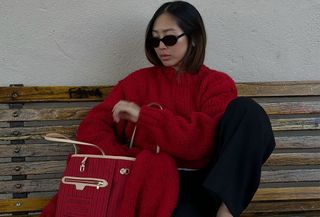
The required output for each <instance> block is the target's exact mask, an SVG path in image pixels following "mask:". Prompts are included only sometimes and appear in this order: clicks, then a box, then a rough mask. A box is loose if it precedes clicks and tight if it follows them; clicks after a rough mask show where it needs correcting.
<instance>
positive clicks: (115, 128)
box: [77, 65, 237, 168]
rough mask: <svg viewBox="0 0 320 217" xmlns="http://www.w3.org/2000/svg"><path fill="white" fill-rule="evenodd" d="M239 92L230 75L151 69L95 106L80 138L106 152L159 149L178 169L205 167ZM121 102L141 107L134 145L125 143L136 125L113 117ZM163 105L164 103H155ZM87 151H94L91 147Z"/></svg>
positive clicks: (135, 75) (132, 76) (204, 70)
mask: <svg viewBox="0 0 320 217" xmlns="http://www.w3.org/2000/svg"><path fill="white" fill-rule="evenodd" d="M236 96H237V90H236V87H235V84H234V81H233V80H232V79H231V78H230V77H229V76H228V75H227V74H225V73H222V72H218V71H215V70H211V69H209V68H208V67H206V66H204V65H203V66H201V68H200V70H199V72H198V73H196V74H191V73H179V72H176V71H175V70H174V69H173V68H171V67H150V68H144V69H140V70H138V71H135V72H133V73H131V74H130V75H129V76H127V77H126V78H124V79H123V80H121V81H120V82H119V83H118V84H117V85H116V86H115V87H114V89H113V90H112V92H111V93H110V94H109V95H108V97H107V98H106V99H105V100H104V101H103V102H102V103H100V104H99V105H97V106H96V107H95V108H93V109H92V110H91V111H90V112H89V114H88V115H87V116H86V118H85V119H84V120H83V122H82V123H81V125H80V127H79V129H78V135H77V137H78V140H80V141H86V142H90V143H94V144H97V145H99V146H100V147H101V148H103V149H104V150H105V151H106V153H109V154H115V155H129V156H135V155H136V154H137V153H138V152H139V151H140V150H142V149H147V150H151V151H155V150H156V146H157V145H158V146H159V147H160V150H161V151H162V152H165V153H167V154H169V155H170V156H171V157H173V158H174V159H175V160H176V162H177V165H178V167H187V168H201V167H203V166H204V165H206V164H207V163H208V161H209V160H210V159H209V158H210V156H211V154H212V151H213V149H214V145H213V141H214V134H215V129H216V126H217V124H218V122H219V120H220V118H221V116H222V114H223V113H224V111H225V108H226V106H227V105H228V103H229V102H230V101H231V100H232V99H234V98H235V97H236ZM120 100H127V101H132V102H134V103H136V104H138V105H139V106H141V111H140V116H139V119H138V122H137V131H136V137H135V141H134V147H135V148H134V149H132V150H128V148H127V147H126V146H123V145H120V144H122V143H125V142H128V140H130V138H131V135H132V132H133V128H134V124H133V123H127V121H123V120H122V121H120V123H118V124H116V123H115V122H114V121H113V119H112V108H113V106H114V105H115V104H116V103H117V102H118V101H120ZM150 103H158V104H160V105H161V106H162V107H163V110H160V109H159V108H155V107H150V106H148V104H150ZM81 151H82V152H85V153H88V152H91V153H92V152H94V151H95V150H87V149H86V150H85V149H82V150H81Z"/></svg>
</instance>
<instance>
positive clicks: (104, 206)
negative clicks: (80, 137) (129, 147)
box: [45, 133, 135, 217]
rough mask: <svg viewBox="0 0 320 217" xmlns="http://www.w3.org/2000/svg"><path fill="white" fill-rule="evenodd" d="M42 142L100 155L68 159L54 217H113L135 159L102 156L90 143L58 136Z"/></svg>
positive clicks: (78, 156) (116, 212) (48, 137)
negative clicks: (88, 148) (79, 147)
mask: <svg viewBox="0 0 320 217" xmlns="http://www.w3.org/2000/svg"><path fill="white" fill-rule="evenodd" d="M45 139H46V140H49V141H55V142H64V143H72V144H79V145H87V146H91V147H94V148H97V149H99V151H100V152H101V155H86V154H78V153H77V148H76V146H75V145H74V146H75V153H74V154H72V155H71V157H70V160H69V161H68V164H67V166H66V168H65V171H64V174H63V177H62V179H61V183H60V186H59V191H58V200H57V208H56V217H106V216H107V217H117V216H119V215H118V213H119V211H120V210H119V209H120V205H121V201H122V199H123V195H124V189H125V188H124V186H125V184H126V181H127V178H128V175H129V174H130V171H131V168H132V166H133V163H134V161H135V158H132V157H124V156H110V155H106V154H105V153H104V152H103V150H102V149H101V148H100V147H98V146H96V145H94V144H90V143H84V142H79V141H73V140H70V139H67V138H66V137H64V136H63V135H61V134H56V133H53V134H47V135H46V136H45Z"/></svg>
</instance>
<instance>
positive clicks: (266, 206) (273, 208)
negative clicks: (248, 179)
mask: <svg viewBox="0 0 320 217" xmlns="http://www.w3.org/2000/svg"><path fill="white" fill-rule="evenodd" d="M305 209H307V210H310V211H311V210H313V211H318V210H320V200H303V201H278V202H277V203H276V204H275V203H270V202H256V203H251V204H249V206H248V208H247V209H246V210H245V213H246V214H247V213H270V212H279V211H281V212H293V211H295V212H297V211H304V210H305Z"/></svg>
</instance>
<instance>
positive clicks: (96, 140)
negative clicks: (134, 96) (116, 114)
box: [77, 82, 137, 156]
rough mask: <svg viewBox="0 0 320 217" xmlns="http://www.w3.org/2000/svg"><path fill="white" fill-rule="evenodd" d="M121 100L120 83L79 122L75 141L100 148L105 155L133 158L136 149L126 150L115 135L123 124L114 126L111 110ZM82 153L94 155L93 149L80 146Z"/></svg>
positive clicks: (122, 122) (118, 136) (119, 138)
mask: <svg viewBox="0 0 320 217" xmlns="http://www.w3.org/2000/svg"><path fill="white" fill-rule="evenodd" d="M121 99H123V92H122V87H121V82H119V83H118V85H116V86H115V87H114V88H113V90H112V91H111V93H110V94H109V95H108V97H107V98H106V99H105V100H104V101H103V102H102V103H100V104H98V105H97V106H95V107H94V108H93V109H91V110H90V111H89V113H88V114H87V116H86V117H85V118H84V120H83V121H82V122H81V124H80V126H79V128H78V131H77V140H79V141H84V142H89V143H93V144H95V145H98V146H99V147H101V148H102V149H103V150H104V151H105V153H106V154H110V155H126V156H133V155H135V153H136V152H137V150H136V149H130V150H129V149H128V148H127V146H124V145H121V144H120V142H119V141H120V140H121V135H118V133H117V127H119V128H121V127H123V125H124V124H125V123H124V121H121V122H120V123H119V125H117V126H116V124H115V122H114V121H113V118H112V108H113V106H114V105H115V104H116V103H117V102H118V101H119V100H121ZM80 147H81V148H80V152H82V153H92V154H93V153H95V154H97V151H96V150H95V149H93V148H90V147H89V148H88V147H85V146H80Z"/></svg>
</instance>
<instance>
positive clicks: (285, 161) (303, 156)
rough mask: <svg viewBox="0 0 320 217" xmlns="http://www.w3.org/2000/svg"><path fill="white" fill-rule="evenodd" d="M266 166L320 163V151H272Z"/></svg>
mask: <svg viewBox="0 0 320 217" xmlns="http://www.w3.org/2000/svg"><path fill="white" fill-rule="evenodd" d="M265 165H266V166H288V165H289V166H302V165H320V153H273V154H272V155H271V156H270V157H269V159H268V160H267V161H266V163H265Z"/></svg>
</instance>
